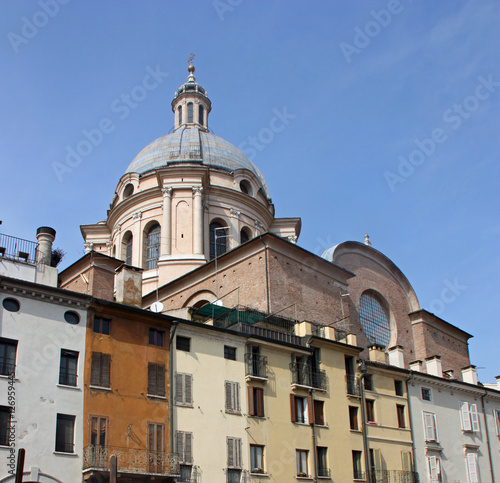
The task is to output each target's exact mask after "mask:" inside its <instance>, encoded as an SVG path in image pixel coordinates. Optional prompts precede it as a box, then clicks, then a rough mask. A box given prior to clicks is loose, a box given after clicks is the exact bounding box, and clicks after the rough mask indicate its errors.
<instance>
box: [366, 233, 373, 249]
mask: <svg viewBox="0 0 500 483" xmlns="http://www.w3.org/2000/svg"><path fill="white" fill-rule="evenodd" d="M365 245H368V246H369V247H371V246H372V242H371V241H370V237H369V236H368V233H365Z"/></svg>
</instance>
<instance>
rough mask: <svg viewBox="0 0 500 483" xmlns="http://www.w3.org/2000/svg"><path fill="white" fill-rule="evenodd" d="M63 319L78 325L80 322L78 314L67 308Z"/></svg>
mask: <svg viewBox="0 0 500 483" xmlns="http://www.w3.org/2000/svg"><path fill="white" fill-rule="evenodd" d="M64 320H65V321H66V322H67V323H68V324H71V325H78V324H79V323H80V316H79V315H78V314H77V313H76V312H73V311H72V310H68V311H66V312H64Z"/></svg>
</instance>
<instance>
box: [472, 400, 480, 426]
mask: <svg viewBox="0 0 500 483" xmlns="http://www.w3.org/2000/svg"><path fill="white" fill-rule="evenodd" d="M470 419H471V422H472V431H479V416H478V414H477V404H471V405H470Z"/></svg>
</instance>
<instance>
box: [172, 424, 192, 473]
mask: <svg viewBox="0 0 500 483" xmlns="http://www.w3.org/2000/svg"><path fill="white" fill-rule="evenodd" d="M176 436H177V438H176V439H177V454H178V455H179V463H182V464H185V465H192V464H193V433H187V432H185V431H177V435H176Z"/></svg>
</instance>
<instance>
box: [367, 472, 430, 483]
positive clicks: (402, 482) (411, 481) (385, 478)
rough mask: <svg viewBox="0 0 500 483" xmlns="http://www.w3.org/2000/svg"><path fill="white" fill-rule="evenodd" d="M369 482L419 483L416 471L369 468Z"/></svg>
mask: <svg viewBox="0 0 500 483" xmlns="http://www.w3.org/2000/svg"><path fill="white" fill-rule="evenodd" d="M370 473H371V475H370V483H419V481H420V480H419V476H418V473H416V472H414V471H401V470H371V472H370Z"/></svg>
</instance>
